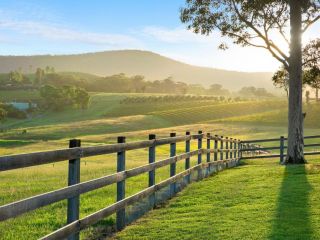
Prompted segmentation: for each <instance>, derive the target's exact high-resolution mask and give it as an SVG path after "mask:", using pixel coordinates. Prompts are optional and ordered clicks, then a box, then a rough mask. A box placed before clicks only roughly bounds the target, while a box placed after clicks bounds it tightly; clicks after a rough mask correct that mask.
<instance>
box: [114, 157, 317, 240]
mask: <svg viewBox="0 0 320 240" xmlns="http://www.w3.org/2000/svg"><path fill="white" fill-rule="evenodd" d="M310 162H311V163H310V164H307V165H305V166H304V165H299V166H287V167H285V166H280V165H279V164H278V159H275V160H263V161H261V160H255V161H243V162H242V165H241V166H239V167H237V168H233V169H229V170H226V171H224V172H220V173H219V174H217V175H216V176H213V177H210V178H208V179H205V180H203V181H200V182H196V183H193V184H191V185H189V186H188V187H187V188H186V189H185V190H184V191H182V192H180V193H179V194H178V196H177V197H176V198H174V199H172V200H170V201H169V202H168V203H167V204H166V205H165V207H163V208H159V209H155V210H152V211H151V212H149V213H147V214H146V215H145V216H144V217H143V218H141V219H139V220H138V221H136V222H135V223H134V224H132V225H130V226H128V227H127V228H126V229H125V230H123V231H122V232H120V233H118V234H116V235H115V236H114V239H288V240H289V239H290V240H293V239H297V240H298V239H320V224H319V222H320V202H319V198H320V186H319V184H318V183H319V181H320V166H319V163H318V161H315V160H310Z"/></svg>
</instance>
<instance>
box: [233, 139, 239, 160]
mask: <svg viewBox="0 0 320 240" xmlns="http://www.w3.org/2000/svg"><path fill="white" fill-rule="evenodd" d="M238 141H239V140H238V139H235V140H234V149H235V152H234V158H235V159H236V158H237V157H239V149H238Z"/></svg>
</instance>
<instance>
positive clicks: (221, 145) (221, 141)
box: [220, 136, 223, 160]
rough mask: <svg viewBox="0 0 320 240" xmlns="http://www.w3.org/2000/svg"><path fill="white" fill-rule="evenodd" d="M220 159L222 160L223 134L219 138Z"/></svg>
mask: <svg viewBox="0 0 320 240" xmlns="http://www.w3.org/2000/svg"><path fill="white" fill-rule="evenodd" d="M220 160H223V136H221V139H220Z"/></svg>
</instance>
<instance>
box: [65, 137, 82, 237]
mask: <svg viewBox="0 0 320 240" xmlns="http://www.w3.org/2000/svg"><path fill="white" fill-rule="evenodd" d="M69 147H70V148H75V147H81V140H79V139H71V140H70V141H69ZM77 183H80V158H77V159H71V160H69V169H68V186H71V185H74V184H77ZM79 209H80V196H79V195H78V196H76V197H72V198H69V199H68V209H67V223H68V224H69V223H72V222H74V221H76V220H78V219H79ZM68 239H69V240H78V239H79V232H78V233H75V234H73V235H71V236H70V237H69V238H68Z"/></svg>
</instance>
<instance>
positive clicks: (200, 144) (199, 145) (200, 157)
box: [198, 131, 202, 164]
mask: <svg viewBox="0 0 320 240" xmlns="http://www.w3.org/2000/svg"><path fill="white" fill-rule="evenodd" d="M198 134H202V131H199V132H198ZM201 148H202V135H201V136H200V138H198V149H201ZM201 162H202V154H201V153H199V154H198V164H200V163H201Z"/></svg>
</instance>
